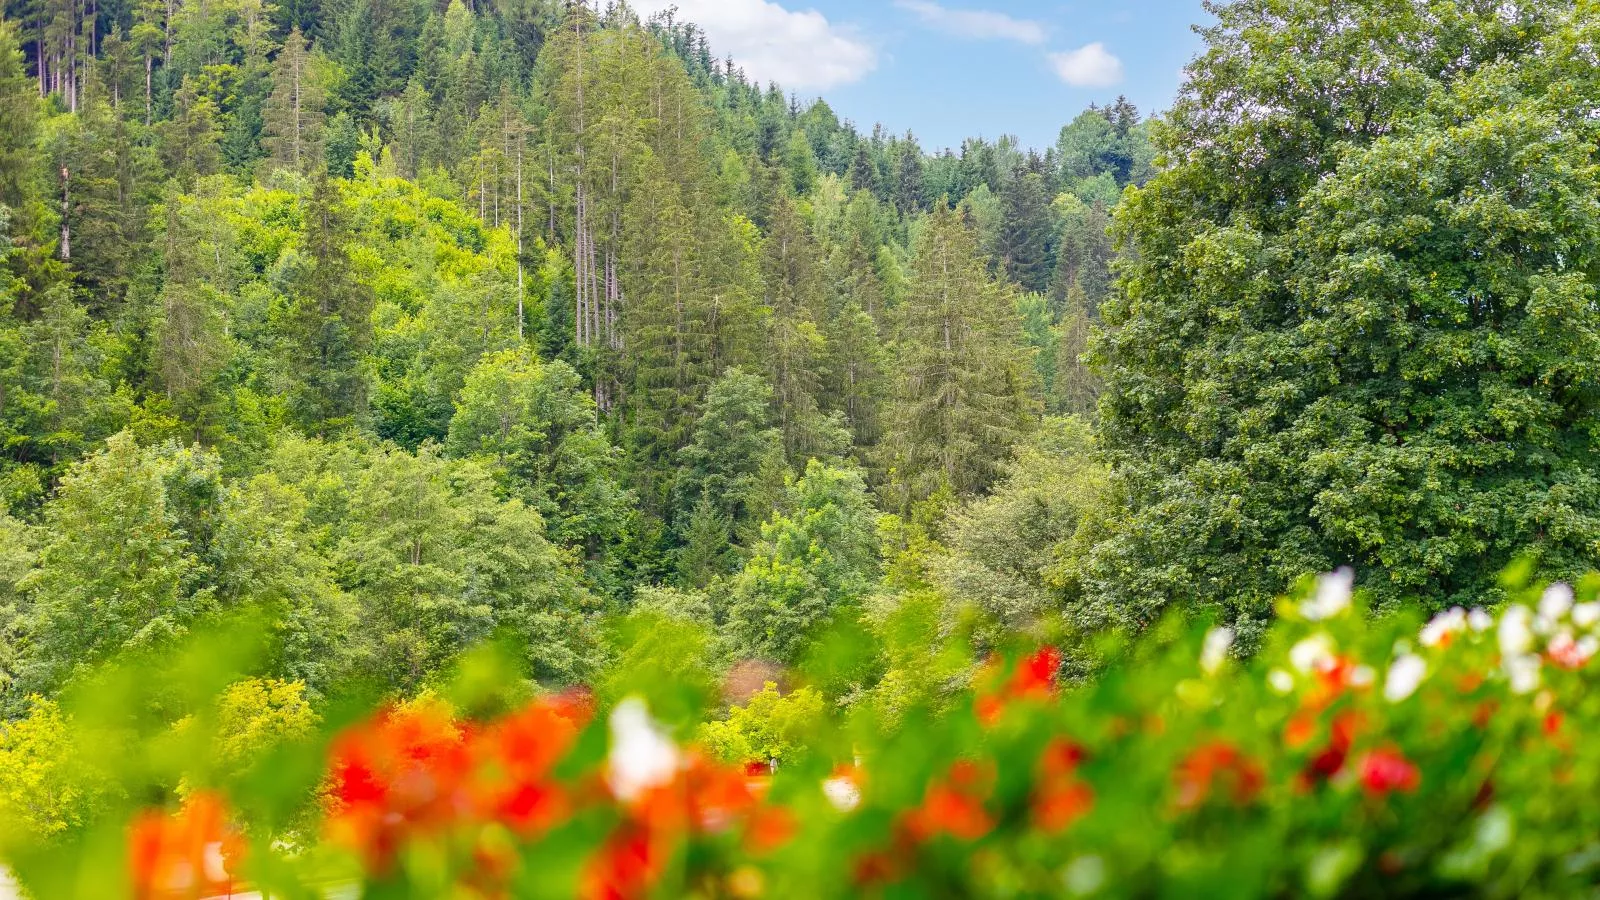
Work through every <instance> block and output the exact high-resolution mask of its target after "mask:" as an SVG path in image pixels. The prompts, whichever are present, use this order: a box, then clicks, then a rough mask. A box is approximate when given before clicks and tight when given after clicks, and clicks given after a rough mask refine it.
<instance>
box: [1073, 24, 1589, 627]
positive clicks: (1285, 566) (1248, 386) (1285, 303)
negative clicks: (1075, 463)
mask: <svg viewBox="0 0 1600 900" xmlns="http://www.w3.org/2000/svg"><path fill="white" fill-rule="evenodd" d="M1591 32H1592V22H1591V21H1589V20H1586V19H1585V18H1584V16H1583V15H1582V14H1577V13H1575V11H1574V8H1573V6H1572V4H1570V3H1558V2H1548V3H1544V2H1541V3H1532V4H1527V5H1524V6H1521V7H1519V8H1518V10H1517V12H1516V14H1515V15H1511V16H1502V15H1501V13H1500V12H1499V11H1497V10H1491V9H1489V8H1487V7H1481V6H1477V5H1474V4H1467V3H1444V4H1440V5H1438V7H1437V8H1436V9H1435V8H1430V9H1429V10H1424V9H1423V8H1421V7H1414V6H1410V5H1407V4H1403V3H1390V2H1383V0H1373V2H1362V3H1357V4H1353V5H1348V6H1345V7H1341V8H1340V9H1338V10H1331V9H1328V8H1326V7H1321V6H1317V5H1316V4H1312V3H1304V4H1302V3H1290V4H1288V5H1287V6H1284V5H1281V4H1275V3H1258V2H1242V3H1236V4H1232V5H1229V6H1227V7H1224V8H1222V10H1221V13H1220V21H1219V23H1218V24H1217V25H1216V26H1215V27H1213V28H1210V29H1207V30H1206V32H1205V34H1206V37H1207V40H1208V42H1209V44H1210V49H1209V50H1208V52H1207V53H1206V54H1205V56H1203V57H1202V58H1201V59H1200V60H1199V62H1198V63H1197V64H1196V65H1195V66H1193V67H1191V70H1190V71H1191V73H1192V76H1193V77H1192V78H1191V79H1190V80H1189V81H1188V83H1187V84H1186V86H1185V88H1184V91H1183V93H1182V95H1181V96H1180V99H1179V101H1178V104H1177V106H1176V107H1175V109H1174V111H1173V113H1172V114H1171V117H1170V119H1169V121H1168V122H1167V123H1166V124H1165V125H1164V126H1163V127H1162V128H1161V130H1160V134H1161V137H1160V142H1161V145H1162V152H1163V153H1164V155H1165V156H1166V157H1167V158H1168V159H1169V160H1171V161H1172V165H1171V166H1170V167H1168V168H1167V169H1165V170H1163V171H1162V172H1161V173H1160V174H1159V175H1157V176H1156V177H1155V178H1154V179H1152V180H1151V182H1150V183H1149V184H1148V185H1147V186H1146V187H1145V188H1143V189H1141V190H1138V191H1136V192H1135V193H1133V195H1132V196H1131V197H1130V199H1128V200H1125V201H1124V203H1123V206H1122V209H1121V211H1120V212H1119V215H1118V217H1117V229H1118V232H1119V234H1120V237H1121V240H1123V241H1124V242H1125V243H1126V244H1127V245H1128V250H1129V252H1128V254H1127V256H1126V257H1125V261H1124V264H1123V265H1124V268H1123V270H1122V280H1121V287H1120V290H1119V292H1118V293H1117V294H1116V295H1115V297H1114V299H1113V300H1112V301H1111V302H1109V303H1108V304H1107V305H1106V306H1105V307H1104V315H1105V318H1106V324H1107V329H1106V336H1105V338H1104V340H1103V341H1102V342H1101V343H1100V344H1099V346H1098V349H1097V350H1096V356H1097V359H1098V361H1099V363H1100V365H1101V367H1102V369H1103V370H1104V372H1105V375H1106V394H1105V395H1104V396H1103V398H1102V400H1101V411H1102V414H1103V416H1104V435H1103V441H1102V446H1103V447H1105V448H1106V449H1107V451H1108V453H1109V454H1110V458H1111V461H1112V464H1113V467H1114V469H1115V471H1116V472H1117V477H1118V481H1119V484H1120V486H1121V490H1124V491H1126V494H1127V497H1128V500H1129V501H1130V503H1131V506H1132V509H1131V512H1130V514H1129V515H1127V516H1126V517H1125V518H1123V519H1122V520H1121V521H1120V522H1119V523H1118V525H1117V527H1116V528H1115V529H1114V531H1113V534H1112V535H1111V536H1110V537H1109V539H1108V540H1107V541H1105V542H1103V543H1102V544H1101V545H1100V546H1098V547H1096V548H1095V549H1094V551H1093V552H1092V553H1090V554H1089V556H1088V558H1087V560H1086V561H1085V562H1084V563H1083V564H1082V566H1081V569H1080V572H1081V574H1082V577H1083V578H1084V579H1085V583H1086V584H1087V585H1089V591H1090V593H1091V594H1092V595H1094V596H1095V597H1096V598H1098V602H1099V603H1101V604H1102V605H1103V606H1104V607H1105V608H1107V609H1108V610H1111V609H1114V610H1116V611H1117V612H1116V615H1117V617H1118V618H1120V619H1122V620H1124V621H1128V622H1133V623H1148V622H1150V621H1153V619H1154V618H1155V617H1156V616H1157V615H1158V614H1159V610H1160V608H1161V607H1162V606H1164V605H1165V604H1167V603H1171V602H1174V601H1182V602H1184V603H1196V602H1198V603H1201V604H1215V605H1219V606H1222V607H1224V608H1225V609H1226V610H1227V613H1226V614H1227V615H1228V616H1229V617H1234V618H1239V619H1242V620H1246V621H1252V620H1255V621H1259V620H1261V619H1263V618H1265V617H1267V616H1269V615H1270V614H1271V606H1270V602H1271V599H1272V598H1273V597H1274V596H1276V595H1277V593H1278V592H1279V591H1281V590H1282V589H1283V588H1284V587H1285V586H1286V585H1288V584H1289V583H1291V582H1292V581H1293V580H1294V579H1295V578H1297V577H1299V576H1300V575H1301V574H1303V573H1305V572H1308V571H1318V570H1323V569H1328V568H1331V567H1332V566H1334V565H1336V564H1344V563H1351V564H1354V565H1355V567H1356V569H1357V571H1359V572H1360V573H1361V579H1362V583H1363V584H1364V585H1367V586H1368V587H1369V588H1370V589H1371V590H1372V591H1373V592H1374V594H1375V596H1376V598H1377V602H1378V604H1379V605H1380V606H1382V607H1385V608H1387V607H1392V606H1395V605H1398V604H1399V603H1401V602H1402V601H1403V600H1405V599H1406V598H1410V597H1418V596H1421V597H1424V598H1426V601H1425V602H1426V603H1427V604H1428V605H1429V606H1448V605H1450V604H1453V603H1455V604H1470V603H1477V602H1492V601H1493V600H1495V599H1496V598H1497V597H1499V596H1500V593H1499V589H1498V587H1497V585H1496V583H1495V573H1496V572H1498V571H1499V570H1500V568H1501V567H1503V566H1504V565H1505V564H1506V563H1508V562H1509V561H1510V560H1511V559H1512V558H1514V557H1516V556H1519V555H1521V554H1525V553H1526V554H1532V555H1533V558H1535V559H1536V560H1537V562H1538V570H1539V571H1540V572H1542V573H1546V574H1548V575H1550V576H1553V577H1560V576H1570V575H1573V574H1575V573H1576V572H1578V571H1580V570H1582V569H1584V568H1586V567H1587V566H1589V565H1591V564H1592V562H1593V559H1594V557H1593V552H1594V550H1593V548H1594V542H1595V540H1596V537H1597V536H1600V493H1597V492H1596V483H1595V481H1594V478H1593V475H1592V473H1593V468H1594V458H1593V455H1594V452H1595V451H1594V447H1593V441H1592V440H1591V437H1590V435H1591V432H1592V430H1593V423H1594V421H1595V416H1596V407H1595V403H1594V399H1595V397H1596V396H1597V394H1596V392H1595V384H1596V382H1595V376H1596V373H1595V372H1594V371H1593V369H1592V367H1591V366H1590V365H1589V363H1588V360H1590V359H1593V358H1595V355H1596V349H1597V348H1596V347H1595V346H1593V336H1594V335H1595V334H1596V333H1597V330H1596V322H1595V321H1594V316H1595V310H1594V305H1593V303H1592V298H1593V296H1594V293H1595V289H1596V272H1597V271H1600V262H1597V260H1600V218H1597V216H1596V210H1595V207H1594V197H1595V196H1596V195H1597V192H1600V183H1597V180H1596V179H1597V174H1596V169H1595V166H1594V140H1593V135H1594V122H1593V121H1592V119H1588V118H1585V117H1584V114H1581V113H1579V112H1577V110H1579V109H1585V108H1588V107H1589V106H1591V105H1592V104H1593V102H1594V98H1596V97H1597V96H1600V94H1597V93H1596V91H1600V85H1597V84H1596V82H1595V80H1594V78H1593V76H1592V73H1589V74H1579V73H1577V72H1575V71H1573V70H1572V69H1571V68H1569V67H1567V66H1565V65H1564V64H1562V63H1559V62H1556V60H1557V59H1559V58H1560V54H1559V53H1555V54H1552V53H1550V52H1546V51H1545V50H1541V49H1538V48H1541V47H1551V46H1570V45H1572V44H1573V42H1575V41H1581V40H1583V39H1584V38H1582V37H1581V36H1580V35H1582V34H1588V33H1591ZM1508 59H1517V60H1520V62H1519V63H1517V64H1516V65H1509V66H1508V65H1507V63H1506V60H1508ZM1368 71H1381V72H1382V77H1377V78H1371V79H1368V78H1366V77H1365V76H1364V75H1363V74H1362V73H1364V72H1368ZM1585 98H1587V99H1585ZM1251 627H1254V626H1251ZM1247 630H1248V629H1247Z"/></svg>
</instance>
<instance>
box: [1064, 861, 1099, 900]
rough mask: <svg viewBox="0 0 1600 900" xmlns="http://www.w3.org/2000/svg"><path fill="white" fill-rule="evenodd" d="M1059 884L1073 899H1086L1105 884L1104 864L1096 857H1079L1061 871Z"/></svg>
mask: <svg viewBox="0 0 1600 900" xmlns="http://www.w3.org/2000/svg"><path fill="white" fill-rule="evenodd" d="M1061 882H1062V884H1064V885H1065V886H1066V888H1067V893H1068V894H1071V895H1072V896H1074V897H1087V896H1088V895H1090V894H1093V893H1095V892H1096V891H1098V890H1100V888H1101V887H1102V886H1103V885H1104V884H1105V883H1106V864H1105V861H1104V860H1102V859H1101V858H1100V857H1098V856H1094V855H1089V856H1080V857H1078V858H1077V859H1074V860H1073V861H1072V862H1070V863H1068V864H1067V867H1066V868H1065V869H1062V870H1061Z"/></svg>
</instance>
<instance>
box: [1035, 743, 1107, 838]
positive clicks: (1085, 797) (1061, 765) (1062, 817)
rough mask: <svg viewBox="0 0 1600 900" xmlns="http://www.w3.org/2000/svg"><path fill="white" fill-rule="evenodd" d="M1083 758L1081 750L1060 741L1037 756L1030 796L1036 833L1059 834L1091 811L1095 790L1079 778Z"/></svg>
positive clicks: (1083, 753)
mask: <svg viewBox="0 0 1600 900" xmlns="http://www.w3.org/2000/svg"><path fill="white" fill-rule="evenodd" d="M1086 756H1087V754H1086V753H1085V751H1084V749H1083V747H1082V746H1080V745H1078V744H1077V743H1075V742H1073V741H1070V740H1068V739H1066V738H1060V737H1058V738H1056V739H1055V740H1053V741H1051V742H1050V744H1049V745H1048V746H1046V747H1045V748H1044V752H1043V753H1042V754H1040V756H1039V765H1038V779H1037V782H1036V785H1035V787H1034V792H1033V822H1034V825H1036V826H1037V827H1038V828H1039V829H1041V830H1043V831H1047V832H1058V831H1062V830H1064V829H1066V828H1069V827H1071V826H1072V824H1073V823H1074V822H1076V821H1078V820H1079V819H1081V818H1083V817H1084V816H1086V815H1088V813H1089V810H1090V809H1092V808H1093V807H1094V789H1093V788H1091V787H1089V785H1088V784H1087V783H1085V782H1084V781H1083V780H1082V779H1080V778H1079V777H1078V766H1079V765H1080V764H1081V763H1082V762H1083V760H1084V758H1085V757H1086Z"/></svg>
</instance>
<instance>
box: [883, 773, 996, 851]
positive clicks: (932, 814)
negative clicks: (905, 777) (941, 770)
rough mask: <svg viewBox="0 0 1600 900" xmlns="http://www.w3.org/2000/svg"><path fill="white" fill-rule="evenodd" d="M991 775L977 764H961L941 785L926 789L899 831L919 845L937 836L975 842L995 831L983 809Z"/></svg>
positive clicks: (992, 820) (904, 818)
mask: <svg viewBox="0 0 1600 900" xmlns="http://www.w3.org/2000/svg"><path fill="white" fill-rule="evenodd" d="M993 777H994V773H993V772H992V771H991V770H989V769H987V768H985V767H982V766H979V765H978V764H977V763H974V762H971V761H968V760H961V761H959V762H957V763H955V764H954V765H952V766H951V767H950V774H949V775H948V776H947V777H946V778H945V779H944V780H942V781H936V782H934V783H933V784H931V785H929V787H928V790H927V792H926V793H925V794H924V795H923V798H922V805H920V806H918V807H917V808H915V809H913V810H910V811H908V812H906V813H905V814H904V816H903V817H902V819H901V823H900V824H901V829H902V831H903V832H904V833H905V834H906V835H907V836H908V837H910V838H911V839H912V840H913V841H914V842H917V843H921V842H924V841H927V840H930V839H932V838H934V837H937V836H939V835H947V836H949V837H953V838H956V839H958V840H963V841H975V840H977V839H979V838H981V837H983V836H984V835H986V834H988V833H989V832H990V831H992V830H993V829H994V824H995V823H994V818H993V817H992V816H990V815H989V812H988V810H987V809H985V808H984V805H983V797H984V795H986V794H987V793H988V789H989V786H990V784H992V782H993Z"/></svg>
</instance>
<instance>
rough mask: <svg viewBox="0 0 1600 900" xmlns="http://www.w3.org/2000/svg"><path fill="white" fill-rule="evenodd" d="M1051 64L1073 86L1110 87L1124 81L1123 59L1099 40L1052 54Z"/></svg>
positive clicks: (1063, 79) (1062, 78)
mask: <svg viewBox="0 0 1600 900" xmlns="http://www.w3.org/2000/svg"><path fill="white" fill-rule="evenodd" d="M1050 64H1051V65H1052V66H1054V67H1055V70H1056V74H1057V75H1059V76H1061V80H1062V81H1065V82H1066V83H1067V84H1070V85H1072V86H1073V87H1110V86H1112V85H1114V84H1117V83H1118V82H1120V81H1122V60H1120V59H1117V58H1116V57H1115V56H1112V55H1111V54H1110V53H1109V52H1107V50H1106V45H1105V44H1102V43H1100V42H1099V41H1096V42H1094V43H1093V44H1088V45H1086V46H1083V47H1079V48H1078V49H1076V50H1068V51H1067V52H1065V53H1052V54H1050Z"/></svg>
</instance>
